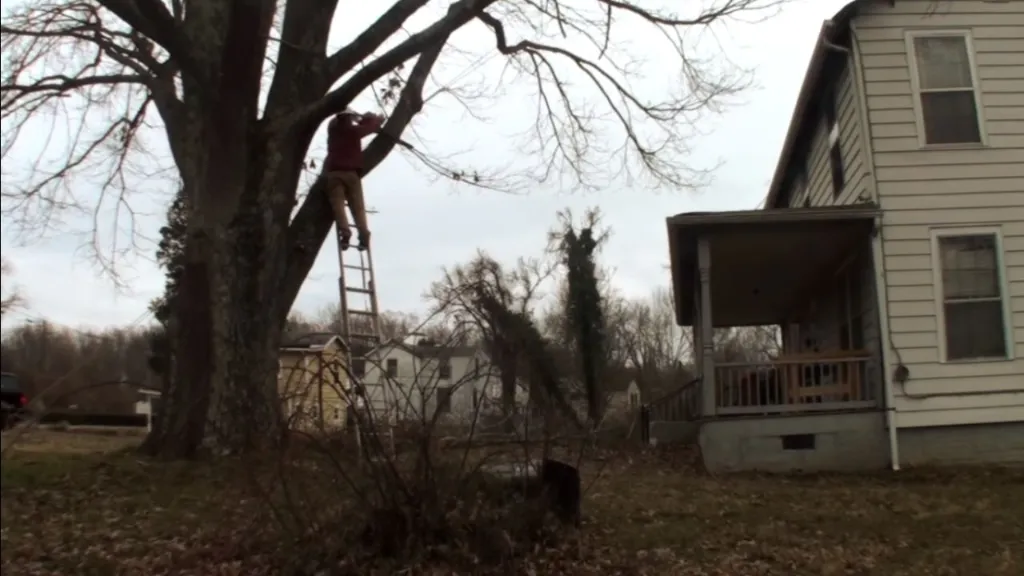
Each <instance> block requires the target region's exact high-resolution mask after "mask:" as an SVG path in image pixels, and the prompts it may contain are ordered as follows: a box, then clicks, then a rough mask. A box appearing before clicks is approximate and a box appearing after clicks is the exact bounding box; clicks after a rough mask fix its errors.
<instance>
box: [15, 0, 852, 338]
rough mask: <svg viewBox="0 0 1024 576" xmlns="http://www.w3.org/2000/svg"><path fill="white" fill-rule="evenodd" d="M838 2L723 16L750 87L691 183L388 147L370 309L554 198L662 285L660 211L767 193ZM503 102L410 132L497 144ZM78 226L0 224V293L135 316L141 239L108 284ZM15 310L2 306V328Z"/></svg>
mask: <svg viewBox="0 0 1024 576" xmlns="http://www.w3.org/2000/svg"><path fill="white" fill-rule="evenodd" d="M845 1H846V0H814V1H807V0H805V1H803V2H797V3H795V4H793V5H791V6H790V7H788V8H787V9H786V10H785V11H784V12H783V13H782V14H781V15H779V16H777V17H775V18H773V19H772V20H770V21H768V22H766V23H761V24H757V25H743V24H735V25H733V26H731V28H730V32H731V39H728V38H720V40H721V41H722V42H723V43H724V45H725V49H726V50H727V52H728V53H729V55H730V56H731V57H732V58H733V60H734V61H736V62H737V63H738V64H739V65H741V66H743V67H746V68H751V69H753V70H754V71H755V73H756V76H755V81H756V84H757V86H756V87H755V88H753V89H751V90H750V91H748V92H746V93H745V94H744V95H743V96H742V98H741V100H742V101H741V102H739V103H738V104H737V105H735V106H733V107H731V108H730V109H728V110H726V112H725V113H724V114H723V115H722V116H720V117H711V118H708V119H706V120H705V121H704V122H703V123H702V124H701V129H702V130H703V131H704V132H705V134H706V135H704V136H701V137H699V139H698V140H696V141H695V142H694V143H693V149H694V150H695V153H694V155H693V157H691V158H683V159H680V160H681V161H685V162H688V163H689V164H691V165H695V166H711V165H713V164H715V163H716V162H718V161H721V162H722V164H721V167H720V168H718V170H717V171H716V172H715V175H714V180H713V182H712V183H711V184H710V185H709V186H708V187H707V188H706V189H705V190H703V191H702V192H699V193H688V192H677V191H671V190H669V191H655V192H651V191H646V190H636V189H631V187H630V185H629V183H628V182H625V181H622V180H619V181H609V182H608V183H607V185H606V186H603V187H602V188H603V189H601V190H600V191H597V192H576V193H566V192H564V191H561V190H560V189H559V187H558V184H557V183H551V184H550V185H544V186H540V187H538V188H537V189H536V190H533V191H531V192H530V193H529V194H523V195H506V194H501V193H497V192H487V191H477V190H467V189H465V188H454V187H453V186H451V185H450V184H448V183H445V182H438V181H436V180H434V179H431V178H428V177H426V175H425V173H424V171H423V170H422V169H419V168H416V167H414V166H413V164H412V163H411V162H410V161H409V160H408V159H405V158H402V157H401V156H398V155H392V156H391V157H389V159H388V160H386V161H385V163H384V164H383V165H381V166H380V167H379V168H378V169H377V170H376V171H375V172H374V173H373V174H371V175H370V176H369V177H368V178H367V179H366V181H365V183H364V187H365V190H366V196H367V202H368V204H369V205H370V207H371V208H374V209H376V210H378V213H376V214H373V215H371V217H370V218H371V220H370V226H371V229H372V230H373V231H374V258H375V264H376V268H377V276H378V291H379V298H380V304H381V307H382V308H384V309H391V310H402V311H410V312H415V311H418V310H421V309H423V307H424V301H423V298H422V294H423V292H424V290H425V289H426V287H427V286H428V285H429V283H430V282H431V281H433V280H435V279H437V278H438V276H439V273H440V269H441V267H442V266H450V265H453V264H457V263H459V262H463V261H466V260H467V259H468V258H470V257H471V256H472V255H473V254H474V253H475V251H476V250H477V249H483V250H485V251H487V252H488V253H490V254H491V255H492V256H494V257H496V258H497V259H499V260H501V261H508V262H511V261H514V260H515V259H516V258H517V257H519V256H534V255H538V254H540V253H541V251H542V250H543V247H544V244H545V241H546V238H545V234H546V232H547V230H549V229H550V228H551V226H552V224H553V223H554V220H555V214H556V212H557V211H559V210H561V209H563V208H566V207H570V208H571V209H572V210H573V211H574V212H576V213H582V212H583V211H584V210H585V209H586V208H588V207H591V206H599V207H600V209H601V211H602V213H603V214H604V222H605V223H606V224H607V225H609V226H610V227H611V228H612V236H611V238H610V240H609V242H608V244H607V246H606V248H605V249H604V251H603V253H602V258H603V263H604V264H605V265H607V266H609V267H610V268H611V269H612V270H613V274H614V276H613V282H614V284H615V285H616V287H617V288H618V289H619V290H620V291H621V292H623V293H625V294H626V295H629V296H637V297H642V296H645V295H646V294H648V293H649V292H650V291H651V290H652V289H654V288H656V287H659V286H668V284H669V273H668V270H667V269H666V268H665V266H666V265H667V264H668V244H667V238H666V231H665V218H666V217H667V216H669V215H672V214H676V213H679V212H688V211H705V210H732V209H749V208H754V207H756V206H757V205H758V203H759V202H760V201H761V199H762V198H763V197H764V195H765V193H766V192H767V187H768V184H769V181H770V179H771V176H772V172H773V170H774V168H775V163H776V160H777V158H778V154H779V148H780V146H781V144H782V141H783V138H784V137H785V131H786V128H787V125H788V122H789V118H790V114H791V111H792V109H793V105H794V103H795V101H796V96H797V92H798V90H799V88H800V83H801V80H802V78H803V74H804V71H805V68H806V64H807V61H808V59H809V58H810V54H811V50H812V48H813V44H814V40H815V37H816V36H817V33H818V30H819V27H820V25H821V22H822V21H823V20H824V19H826V18H828V17H830V16H831V15H833V14H834V13H835V12H836V11H837V10H838V9H839V8H841V7H842V5H843V4H845ZM649 66H657V63H656V62H653V63H651V64H649ZM517 104H519V102H518V101H517V99H516V98H509V97H505V98H502V99H500V100H498V102H497V104H496V108H494V109H492V110H490V111H489V117H490V121H489V122H486V123H482V124H481V123H475V121H473V120H472V119H470V118H466V117H465V116H464V115H460V114H459V113H458V112H457V110H455V109H449V110H437V109H436V107H435V109H433V110H431V111H430V114H431V115H432V116H430V117H428V118H426V119H425V121H424V122H421V123H419V124H418V125H417V127H418V131H419V132H420V133H421V134H422V135H423V136H424V137H425V138H426V139H428V140H429V141H430V144H431V149H433V150H438V151H441V152H456V151H462V150H466V149H472V150H473V151H474V153H475V154H481V153H486V152H488V151H493V153H494V154H506V153H508V152H506V150H508V147H507V146H506V145H505V144H504V142H505V140H503V135H502V134H503V131H502V122H503V121H504V119H505V118H515V117H517V115H518V117H519V118H522V117H523V110H522V108H523V107H522V106H519V105H517ZM509 122H512V120H509ZM323 137H324V136H323V134H321V135H319V136H318V138H319V140H318V141H317V143H316V145H315V146H319V147H322V145H323V143H322V139H323ZM513 153H514V149H513ZM5 162H7V161H6V160H5ZM6 168H7V167H6V166H5V172H6ZM5 178H6V176H5ZM4 184H5V186H6V185H7V184H8V182H5V183H4ZM85 185H86V186H88V184H85ZM165 188H166V187H165ZM79 195H81V193H79ZM166 200H167V197H166V194H164V195H160V196H158V199H157V200H155V201H153V200H151V199H150V203H153V202H156V203H157V204H159V205H162V203H164V202H166ZM161 220H162V213H161V211H160V210H158V209H153V210H150V214H148V215H143V216H140V217H139V219H138V227H139V229H140V230H141V231H142V232H143V233H145V234H148V235H149V236H151V237H152V236H155V234H156V231H157V230H158V229H159V227H160V225H161ZM88 223H89V219H88V217H85V216H81V217H74V216H67V218H66V223H65V226H63V227H62V228H58V229H55V230H54V231H52V232H51V233H49V234H48V235H46V236H45V237H38V236H35V237H31V238H24V237H21V238H16V237H14V236H13V234H12V233H11V230H13V227H12V226H10V223H9V222H8V221H6V220H5V221H4V223H3V230H2V241H3V244H2V246H3V255H4V257H5V258H6V259H8V260H9V261H10V262H11V263H12V264H13V265H14V277H13V280H5V281H4V284H5V286H4V290H5V292H6V291H7V290H8V289H9V286H11V285H12V284H14V285H17V287H18V288H19V289H20V290H21V292H22V293H23V294H24V295H25V296H26V297H27V299H28V304H29V308H28V311H27V312H26V313H24V314H23V315H22V318H24V317H26V316H27V317H31V318H46V319H49V320H51V321H53V322H58V323H62V324H67V325H72V326H78V327H100V326H105V325H112V324H126V323H130V322H132V321H134V320H136V319H137V318H139V317H140V315H142V314H143V313H144V312H145V310H146V307H147V303H148V302H149V301H150V300H151V299H152V298H153V297H155V296H157V295H158V294H159V293H160V292H161V291H162V288H163V274H162V272H161V270H160V269H159V268H157V267H156V265H155V264H154V263H153V262H152V261H151V254H152V249H151V248H150V247H149V246H148V245H145V244H144V248H143V249H142V252H143V254H142V256H140V257H134V258H128V259H123V260H121V261H120V262H119V268H118V271H119V272H120V274H121V278H122V285H121V286H116V285H115V284H114V282H112V281H111V279H110V277H109V276H106V275H104V274H103V273H102V272H101V271H100V270H98V268H97V267H96V265H95V264H94V263H92V262H91V261H90V260H89V259H88V258H86V255H87V251H86V250H84V249H83V248H82V245H83V237H82V235H81V234H76V233H72V232H69V230H70V231H78V232H81V231H82V230H85V229H87V228H88ZM333 246H334V244H333V241H331V242H328V244H326V245H325V248H324V249H323V250H322V251H321V253H320V256H319V259H318V260H317V263H316V265H315V266H314V268H313V270H312V273H311V274H310V276H309V278H308V279H307V281H306V283H305V285H304V286H303V289H302V292H301V294H300V295H299V299H298V301H297V303H296V309H297V310H299V311H301V312H303V313H307V314H314V313H315V312H316V311H317V310H318V309H320V308H322V307H323V306H324V305H326V304H329V303H331V302H334V301H336V300H337V297H338V296H337V288H336V286H337V283H336V277H337V260H336V257H335V252H334V251H333V250H332V248H333ZM17 320H18V317H16V316H14V315H12V316H11V318H5V319H4V325H5V326H10V324H11V323H12V322H16V321H17Z"/></svg>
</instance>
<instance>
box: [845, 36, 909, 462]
mask: <svg viewBox="0 0 1024 576" xmlns="http://www.w3.org/2000/svg"><path fill="white" fill-rule="evenodd" d="M850 38H851V42H850V44H851V45H852V46H853V50H852V56H853V74H854V79H855V82H856V93H857V113H858V116H859V117H860V124H861V135H862V136H863V137H862V138H861V148H862V153H863V155H864V162H865V164H864V165H865V167H866V169H867V174H865V178H867V180H868V182H867V185H868V191H869V193H870V195H871V202H873V203H874V204H875V205H876V206H878V207H879V209H881V207H882V203H881V201H880V199H879V194H878V181H877V180H876V178H875V150H874V138H873V135H872V132H871V121H870V118H869V116H868V104H867V83H866V82H865V80H864V67H863V60H862V56H861V52H860V40H859V39H858V37H857V24H856V22H855V21H851V22H850ZM884 220H885V218H884V216H879V217H877V218H876V219H875V231H874V234H872V236H871V259H872V262H874V266H872V269H873V271H874V273H875V307H876V308H877V309H878V332H879V334H878V338H879V340H880V344H881V346H880V348H881V352H882V389H883V392H884V394H885V426H886V428H887V429H888V432H889V457H890V461H891V466H892V469H893V471H899V469H900V445H899V438H898V430H897V422H896V420H897V414H896V397H895V394H894V393H893V382H892V375H893V366H892V355H891V354H890V353H889V351H890V350H892V332H890V331H889V306H888V302H889V291H888V285H887V284H886V279H885V250H884V248H883V246H882V242H884V237H883V231H884V226H885V222H884Z"/></svg>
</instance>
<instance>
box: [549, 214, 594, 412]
mask: <svg viewBox="0 0 1024 576" xmlns="http://www.w3.org/2000/svg"><path fill="white" fill-rule="evenodd" d="M560 218H561V220H562V229H561V230H560V231H557V232H555V233H553V234H552V239H553V240H555V241H556V243H557V244H556V247H557V250H558V252H559V254H560V255H561V260H562V265H563V266H565V271H566V286H567V290H566V292H565V296H564V297H565V313H566V320H567V321H568V327H569V337H570V339H571V340H572V341H573V344H574V345H575V348H576V351H577V353H578V354H579V362H580V372H581V375H582V381H583V388H584V390H585V392H586V396H587V416H588V418H589V419H590V422H591V425H593V426H596V425H597V424H598V422H600V420H601V415H602V414H603V413H604V390H603V386H602V382H601V378H602V376H603V373H604V372H605V367H606V364H607V359H606V350H605V346H606V333H605V318H604V306H603V303H602V296H601V287H600V281H599V279H598V274H597V263H596V262H595V260H594V258H595V255H596V252H597V250H598V248H599V247H600V246H601V244H603V243H604V240H605V239H606V238H607V232H600V231H598V225H599V221H600V214H599V212H598V211H597V210H596V209H594V210H591V211H589V212H588V213H587V214H586V216H585V218H584V222H583V224H582V225H581V226H580V227H579V230H577V229H576V227H575V226H574V225H573V223H572V216H571V214H570V213H569V212H568V211H565V212H563V213H562V214H560Z"/></svg>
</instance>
